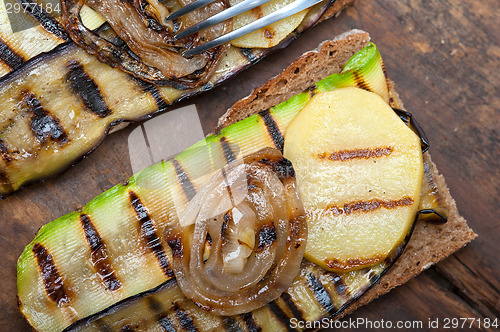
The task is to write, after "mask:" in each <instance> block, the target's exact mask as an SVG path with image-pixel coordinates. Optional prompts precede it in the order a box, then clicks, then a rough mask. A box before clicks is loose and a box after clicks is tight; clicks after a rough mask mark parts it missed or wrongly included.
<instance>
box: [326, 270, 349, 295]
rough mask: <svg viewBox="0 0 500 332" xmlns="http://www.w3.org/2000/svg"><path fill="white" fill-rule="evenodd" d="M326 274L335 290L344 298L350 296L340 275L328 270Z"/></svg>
mask: <svg viewBox="0 0 500 332" xmlns="http://www.w3.org/2000/svg"><path fill="white" fill-rule="evenodd" d="M328 275H329V276H330V278H331V280H332V282H333V285H334V286H335V292H336V293H337V294H338V295H340V296H342V297H344V298H348V297H349V296H350V294H349V289H348V288H347V285H346V284H345V283H344V280H343V279H342V277H341V276H340V275H338V274H337V273H335V272H329V273H328Z"/></svg>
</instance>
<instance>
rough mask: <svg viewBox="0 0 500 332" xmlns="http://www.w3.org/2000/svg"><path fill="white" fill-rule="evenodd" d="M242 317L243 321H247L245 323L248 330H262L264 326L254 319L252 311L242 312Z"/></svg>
mask: <svg viewBox="0 0 500 332" xmlns="http://www.w3.org/2000/svg"><path fill="white" fill-rule="evenodd" d="M240 317H241V318H243V321H244V322H245V324H246V326H247V328H248V332H261V331H262V327H260V326H259V325H258V324H257V322H256V321H255V319H253V315H252V313H251V312H249V313H245V314H241V315H240Z"/></svg>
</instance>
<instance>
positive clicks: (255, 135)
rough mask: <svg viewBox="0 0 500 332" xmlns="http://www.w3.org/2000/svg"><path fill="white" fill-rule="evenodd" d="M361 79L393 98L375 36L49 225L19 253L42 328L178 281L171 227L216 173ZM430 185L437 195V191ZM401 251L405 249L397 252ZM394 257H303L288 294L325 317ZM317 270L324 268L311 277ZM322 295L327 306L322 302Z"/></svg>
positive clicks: (23, 285) (309, 313) (25, 298)
mask: <svg viewBox="0 0 500 332" xmlns="http://www.w3.org/2000/svg"><path fill="white" fill-rule="evenodd" d="M360 78H362V79H361V81H362V82H363V86H364V87H365V88H366V89H369V90H371V91H373V92H376V93H377V94H379V95H381V96H385V97H384V98H386V100H387V98H388V92H387V91H388V89H387V81H386V78H385V75H384V72H383V69H382V60H381V58H380V55H379V53H378V51H377V49H376V47H375V45H373V44H370V45H369V46H367V47H366V48H365V49H363V50H362V51H360V52H359V53H358V54H357V55H356V56H355V57H353V58H352V59H351V61H349V62H348V64H347V65H346V66H345V69H344V70H343V71H342V72H341V73H339V74H334V75H332V76H329V77H327V78H325V79H324V80H322V81H320V82H319V83H317V84H316V86H315V87H312V88H311V89H309V90H308V91H307V92H304V93H301V94H298V95H296V96H295V97H292V98H291V99H289V100H288V101H286V102H284V103H281V104H279V105H277V106H275V107H272V108H271V109H269V110H267V111H264V112H261V113H259V114H256V115H254V116H251V117H248V118H246V119H244V120H242V121H239V122H237V123H235V124H233V125H231V126H229V127H226V128H224V129H222V130H221V131H220V133H217V134H214V135H211V136H209V137H207V138H206V139H205V140H204V141H201V142H199V143H197V144H195V145H194V146H192V147H191V148H189V149H187V150H186V151H184V152H183V153H181V154H179V155H178V156H177V157H175V158H174V159H173V160H171V161H167V162H162V163H159V164H156V165H153V166H151V167H149V168H147V169H145V170H143V171H142V172H140V173H138V174H136V175H134V176H133V177H132V178H131V179H130V180H129V182H128V183H127V184H120V185H118V186H116V187H114V188H112V189H110V190H108V191H106V192H105V193H103V194H101V195H100V196H98V197H97V198H95V199H94V200H92V201H91V202H90V203H88V204H87V205H85V206H84V207H83V208H82V209H81V210H79V211H75V212H73V213H70V214H68V215H66V216H64V217H61V218H60V219H58V220H56V221H53V222H51V223H49V224H48V225H46V226H44V227H42V229H41V230H40V231H39V233H38V234H37V236H36V237H35V239H34V240H33V241H32V243H30V244H29V245H28V246H27V247H26V248H25V250H24V252H23V254H22V255H21V257H20V258H19V261H18V298H19V303H20V309H21V311H22V313H23V314H24V315H25V317H26V318H27V320H28V321H29V322H30V324H31V325H32V326H33V327H35V328H36V329H37V330H39V331H60V330H62V329H64V328H65V327H67V326H68V325H70V324H71V323H73V322H75V321H78V320H80V319H82V318H85V317H88V316H91V315H93V314H96V313H97V312H100V311H102V310H105V309H106V308H108V307H110V306H112V305H113V304H115V303H117V302H120V301H122V300H125V299H127V298H129V297H131V296H134V295H137V294H139V293H142V292H145V291H148V290H150V289H153V288H154V287H157V286H158V285H160V284H162V283H164V282H166V281H168V280H170V279H171V278H172V277H173V275H174V273H173V271H172V256H171V250H170V249H169V243H167V241H166V239H165V237H164V236H163V233H162V232H163V231H164V230H165V229H167V228H168V227H169V225H170V223H171V222H175V221H176V220H177V219H178V216H179V215H182V211H183V210H184V209H185V206H186V205H187V204H188V203H189V201H190V200H191V199H192V198H193V197H194V196H195V195H196V193H197V192H198V191H200V190H201V189H202V188H204V187H205V186H206V183H207V181H209V179H210V174H211V173H212V172H213V171H214V170H219V169H221V168H222V167H223V166H224V165H226V164H227V163H228V161H230V160H234V159H235V158H238V156H246V155H249V154H252V153H254V152H256V151H258V150H261V149H263V148H265V147H272V148H277V149H279V150H282V149H283V143H284V140H283V136H282V133H284V132H285V129H286V128H287V126H288V124H289V123H290V122H291V121H292V119H293V118H294V117H295V116H296V114H297V113H298V112H299V111H300V110H301V109H302V108H303V107H304V106H305V105H306V104H307V102H308V101H309V100H310V98H311V96H312V95H314V94H315V93H316V92H317V91H319V90H322V91H325V90H332V89H335V88H339V87H346V86H356V84H357V82H359V81H360ZM429 193H430V194H433V195H435V194H437V193H436V192H434V191H432V190H431V191H429ZM422 201H426V202H433V204H436V202H437V200H432V199H430V200H422ZM424 208H432V206H426V207H424ZM393 255H395V256H397V251H395V252H394V253H393ZM395 256H394V257H395ZM390 257H393V256H390ZM391 262H392V260H391V259H388V260H387V261H384V262H381V263H379V265H377V266H375V267H373V268H370V269H369V270H364V269H363V270H359V271H353V272H349V273H347V274H346V275H345V278H343V279H338V278H337V277H336V276H335V274H332V273H326V272H324V271H320V270H318V269H319V268H318V267H315V266H313V265H311V264H309V263H304V264H303V266H302V267H301V272H300V274H299V276H300V277H299V279H300V280H303V281H301V282H299V283H298V284H296V286H294V285H295V284H294V285H292V286H291V288H289V290H288V291H287V292H288V293H289V295H290V296H292V298H293V301H299V300H298V299H299V298H301V296H302V295H304V296H303V299H302V300H300V301H301V302H300V305H299V308H300V310H301V312H303V316H304V319H316V317H319V316H321V315H323V314H325V312H326V313H330V314H332V313H335V312H337V311H338V310H342V308H344V307H345V305H347V304H348V303H350V302H351V301H352V300H353V299H355V298H357V297H358V296H360V295H361V294H362V293H363V292H364V291H365V290H366V289H367V287H369V286H370V285H371V284H372V283H373V282H375V281H376V279H377V278H378V276H380V275H381V273H382V272H383V271H384V270H385V268H386V267H387V266H389V265H390V263H391ZM310 269H313V270H317V271H320V272H318V273H319V274H317V275H314V274H313V275H311V274H310V273H309V272H308V271H310ZM372 269H376V271H375V272H373V271H372ZM372 272H373V273H372ZM325 273H326V274H325ZM329 280H331V281H332V282H330V281H329ZM336 280H337V281H338V282H337V281H336ZM344 282H345V283H346V285H351V284H352V285H353V286H352V287H354V288H352V287H351V286H349V291H350V290H352V293H351V294H352V296H346V295H347V293H345V292H346V291H347V290H346V287H345V285H344V284H343V283H344ZM304 285H306V286H307V287H308V288H303V287H306V286H304ZM334 289H337V291H339V290H340V295H339V297H338V298H335V299H333V300H332V299H330V297H329V295H328V294H333V293H334V292H333V290H334ZM311 291H312V292H313V293H311ZM295 292H296V293H295ZM291 294H295V295H291ZM301 294H302V295H301ZM287 299H290V298H289V297H287V296H286V295H284V297H282V298H281V299H279V300H277V301H278V302H271V304H269V306H268V307H269V308H270V309H269V310H271V311H270V312H274V313H276V312H278V313H279V312H283V311H284V312H287V313H288V312H290V310H291V311H292V312H293V313H294V314H296V311H295V309H293V308H294V307H293V306H291V304H290V307H288V309H286V308H287V306H288V304H287V303H289V301H288V300H287ZM315 301H316V302H317V303H319V307H318V305H317V304H316V307H315V305H314V303H315ZM332 301H333V302H332ZM273 303H279V304H278V305H275V304H273ZM167 306H168V305H167ZM290 308H291V309H290ZM315 308H316V309H315ZM318 308H319V309H318ZM182 310H184V311H185V310H186V309H182ZM182 310H181V312H183V311H182ZM259 310H260V309H259ZM259 310H257V311H256V312H255V315H254V316H255V317H256V318H255V319H256V320H258V321H259V322H260V321H263V320H265V319H266V318H265V317H266V315H267V314H266V313H265V312H267V311H262V312H263V313H262V314H259V312H261V311H259ZM265 310H267V309H265ZM287 315H288V314H287ZM200 317H201V316H200ZM259 317H260V318H259ZM278 317H282V318H283V317H285V316H284V315H282V314H278ZM112 319H114V318H112ZM238 319H239V318H238ZM269 319H270V322H272V321H275V318H274V319H273V318H269ZM283 319H285V318H283ZM96 324H99V323H96Z"/></svg>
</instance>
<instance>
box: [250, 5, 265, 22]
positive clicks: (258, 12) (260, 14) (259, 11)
mask: <svg viewBox="0 0 500 332" xmlns="http://www.w3.org/2000/svg"><path fill="white" fill-rule="evenodd" d="M251 11H252V12H253V14H254V15H255V16H257V20H258V19H259V18H262V17H264V13H263V12H262V8H260V6H258V7H255V8H252V9H251Z"/></svg>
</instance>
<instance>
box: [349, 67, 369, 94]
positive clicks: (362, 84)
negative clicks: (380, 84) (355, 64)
mask: <svg viewBox="0 0 500 332" xmlns="http://www.w3.org/2000/svg"><path fill="white" fill-rule="evenodd" d="M352 74H353V76H354V83H355V84H356V86H357V87H359V88H361V89H363V90H366V91H372V90H371V89H370V86H369V85H368V83H367V82H366V81H365V79H364V78H363V75H361V74H360V73H359V71H357V70H356V71H354V72H353V73H352Z"/></svg>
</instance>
